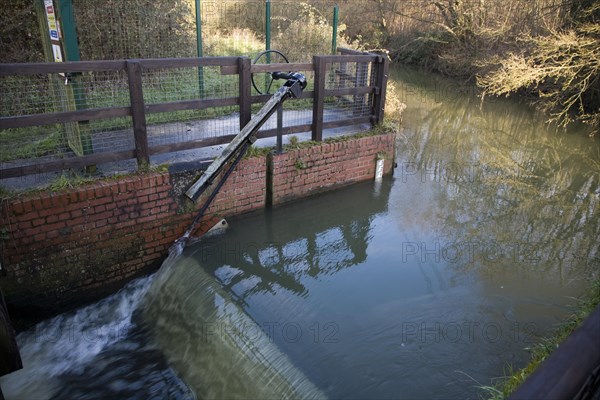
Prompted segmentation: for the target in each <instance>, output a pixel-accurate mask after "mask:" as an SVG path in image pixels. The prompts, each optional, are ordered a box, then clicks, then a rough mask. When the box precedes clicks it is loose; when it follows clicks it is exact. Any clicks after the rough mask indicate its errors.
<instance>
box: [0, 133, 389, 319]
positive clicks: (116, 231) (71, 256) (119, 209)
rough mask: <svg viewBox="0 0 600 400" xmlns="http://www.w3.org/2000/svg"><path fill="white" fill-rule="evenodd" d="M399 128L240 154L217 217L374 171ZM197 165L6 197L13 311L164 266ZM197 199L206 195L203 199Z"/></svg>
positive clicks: (2, 228) (46, 308)
mask: <svg viewBox="0 0 600 400" xmlns="http://www.w3.org/2000/svg"><path fill="white" fill-rule="evenodd" d="M393 152H394V135H391V134H389V135H378V136H368V137H364V138H360V139H351V140H347V141H343V142H338V143H328V144H327V143H324V144H320V145H315V146H312V147H308V148H302V149H298V150H293V151H289V152H287V153H284V154H277V155H274V154H270V155H268V156H267V157H253V158H247V159H244V160H242V161H241V162H240V164H239V165H238V166H237V168H236V170H235V171H234V172H233V173H232V174H231V176H230V177H229V179H228V181H227V182H226V183H225V185H224V186H223V188H222V189H221V191H220V192H219V194H218V195H217V197H216V199H215V201H214V203H213V204H212V205H211V207H210V208H209V210H208V211H207V213H206V215H207V217H206V218H205V222H206V223H205V224H201V230H202V229H205V228H206V227H210V226H211V222H212V223H214V221H216V220H217V218H218V217H227V216H232V215H239V214H243V213H247V212H251V211H255V210H259V209H262V208H264V207H265V205H266V204H273V205H277V204H281V203H284V202H287V201H292V200H298V199H300V198H304V197H306V196H308V195H310V194H313V193H318V192H322V191H326V190H331V189H333V188H336V187H339V186H341V185H348V184H351V183H354V182H358V181H362V180H367V179H373V177H374V174H375V163H376V160H377V158H378V157H382V156H387V158H388V159H387V160H386V167H385V173H389V172H390V171H391V169H392V164H393V160H392V158H393ZM194 178H195V176H194V175H193V174H192V173H174V174H170V173H168V172H165V173H151V174H146V175H134V176H128V177H125V178H122V179H119V180H110V181H102V182H97V183H94V184H91V185H86V186H82V187H78V188H75V189H72V190H70V191H68V192H64V193H51V192H43V193H38V194H31V195H27V196H24V197H20V198H16V199H9V200H4V201H2V208H1V213H0V232H2V239H3V240H2V247H1V249H2V253H1V260H2V266H3V271H2V276H0V287H1V288H2V291H3V292H4V295H5V297H6V300H7V303H8V305H9V308H11V309H12V310H13V312H14V313H16V314H21V315H16V318H17V319H19V318H23V317H24V315H23V314H24V313H29V314H30V315H29V317H31V318H34V316H35V315H40V316H41V315H44V314H46V315H47V314H52V313H56V312H59V311H61V310H62V308H63V307H64V306H66V305H68V304H71V303H73V302H74V301H77V302H81V301H90V300H93V299H96V298H98V297H100V296H103V295H105V294H107V293H108V292H110V291H113V290H115V288H116V287H118V286H121V285H122V284H123V283H125V282H126V281H127V280H129V279H131V278H132V277H134V276H137V275H141V274H143V273H145V272H148V271H151V270H153V269H155V268H157V267H158V265H159V264H160V262H161V260H162V259H163V258H164V257H165V256H166V254H167V250H168V248H169V247H170V245H171V244H172V243H173V241H175V240H176V239H178V238H179V237H181V235H182V234H183V233H184V231H185V230H186V229H187V228H188V226H189V224H190V223H191V221H192V220H193V218H194V217H195V215H196V214H195V210H196V209H197V208H198V206H196V207H194V206H193V205H191V203H190V202H189V201H187V200H186V199H184V197H183V195H182V194H183V192H184V191H185V190H186V189H187V188H188V187H189V186H190V185H191V183H192V182H193V180H194ZM199 204H202V199H201V200H200V202H199Z"/></svg>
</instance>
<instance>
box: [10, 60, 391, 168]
mask: <svg viewBox="0 0 600 400" xmlns="http://www.w3.org/2000/svg"><path fill="white" fill-rule="evenodd" d="M340 51H341V53H342V55H332V56H314V57H313V62H312V63H296V64H268V65H251V62H250V59H249V58H248V57H204V58H179V59H143V60H125V61H82V62H64V63H31V64H0V78H2V77H11V76H27V75H44V74H58V73H62V74H73V73H83V72H105V71H118V72H122V73H125V75H126V77H127V85H128V87H129V102H130V105H129V106H125V107H123V106H119V107H116V106H115V107H104V108H93V109H80V110H74V111H62V112H51V113H41V114H32V115H13V116H10V115H9V116H2V117H0V130H2V129H10V128H26V127H34V126H41V125H51V124H64V123H77V122H82V121H95V120H100V119H111V118H118V117H131V119H132V125H133V126H132V127H133V135H134V139H135V149H134V150H133V151H131V150H126V151H110V152H102V153H97V154H87V155H81V156H76V157H68V158H64V159H56V160H50V161H47V160H46V161H39V162H34V163H32V164H30V165H21V166H12V167H10V166H9V167H5V168H3V167H2V166H1V165H0V179H4V178H12V177H20V176H25V175H30V174H37V173H42V172H51V171H59V170H63V169H68V168H83V167H85V166H88V165H96V164H102V163H106V162H114V161H122V160H127V159H131V158H136V159H137V162H138V166H142V165H148V164H149V163H150V156H151V155H154V154H161V153H168V152H174V151H181V150H189V149H194V148H199V147H206V146H214V145H217V144H224V143H228V142H229V141H230V140H231V138H232V137H233V135H229V134H227V135H222V136H218V137H211V138H206V139H200V140H190V141H186V142H178V143H169V144H160V145H154V146H149V144H148V132H147V122H146V120H147V115H148V114H152V113H164V112H172V111H182V110H205V109H209V108H214V107H223V106H238V107H239V126H240V129H241V128H243V127H244V126H245V125H246V124H247V123H248V122H249V121H250V119H251V109H252V104H257V103H264V102H265V101H267V100H268V98H269V97H270V95H252V92H251V86H252V85H251V76H252V74H253V73H265V72H274V71H293V72H313V73H314V90H307V91H305V92H304V93H303V94H302V96H301V98H304V99H312V101H313V109H312V123H310V124H301V125H296V126H290V127H286V128H284V130H283V133H284V134H291V133H300V132H306V131H312V139H313V140H317V141H320V140H322V138H323V129H326V128H333V127H341V126H350V125H356V124H362V123H366V122H368V123H372V124H376V123H379V122H381V121H382V119H383V112H384V109H383V107H384V104H385V92H386V84H387V71H388V59H387V57H385V56H382V55H378V54H369V53H366V54H365V53H356V52H353V51H352V52H350V51H347V50H344V49H340ZM334 63H338V64H340V65H344V66H346V65H348V64H351V63H356V65H357V66H356V71H357V73H356V77H354V78H352V77H351V79H354V82H353V83H352V84H351V86H350V87H343V88H326V81H327V78H328V74H329V73H330V72H331V71H332V68H331V67H332V65H333V64H334ZM369 65H371V80H370V82H369V81H367V80H365V79H362V78H361V77H365V76H366V75H367V74H366V73H365V71H363V69H365V68H368V67H369ZM186 67H188V68H191V67H199V68H200V67H220V72H221V74H222V75H238V76H239V85H238V86H239V94H238V96H236V97H224V98H211V99H192V100H180V101H173V102H162V103H154V104H145V102H144V91H143V85H142V74H143V72H144V71H151V70H156V69H169V68H186ZM333 73H335V74H337V75H338V76H339V77H340V78H339V80H340V81H343V80H344V79H349V78H348V77H345V76H344V74H346V72H343V71H340V69H339V68H338V69H337V71H335V70H334V71H333ZM331 96H354V99H355V100H354V101H355V102H356V101H357V100H356V99H364V98H365V96H370V97H369V98H370V101H369V102H368V103H369V104H370V107H371V109H370V110H369V112H368V115H366V116H365V115H361V116H357V117H353V118H346V119H343V120H336V121H328V122H325V121H324V110H325V107H324V105H325V99H326V98H327V97H331ZM232 133H234V132H232ZM0 134H1V133H0ZM276 134H277V130H276V129H267V130H263V131H261V132H259V135H258V136H259V137H261V138H262V137H272V136H275V135H276Z"/></svg>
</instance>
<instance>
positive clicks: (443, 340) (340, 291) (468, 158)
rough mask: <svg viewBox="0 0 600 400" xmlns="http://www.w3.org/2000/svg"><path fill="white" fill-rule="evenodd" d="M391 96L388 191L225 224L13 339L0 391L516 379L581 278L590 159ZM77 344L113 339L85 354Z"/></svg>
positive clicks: (593, 195)
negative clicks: (118, 286) (398, 107)
mask: <svg viewBox="0 0 600 400" xmlns="http://www.w3.org/2000/svg"><path fill="white" fill-rule="evenodd" d="M392 78H393V79H394V80H395V81H396V83H397V84H396V86H397V88H398V90H400V91H401V95H402V96H403V101H404V102H405V103H407V105H408V108H407V110H406V111H405V115H404V127H403V130H402V133H401V135H400V136H399V138H398V154H397V162H398V167H397V169H396V170H395V175H394V177H393V178H390V179H387V180H384V182H383V183H382V184H380V185H377V184H374V183H372V182H367V183H363V184H359V185H355V186H353V187H350V188H346V189H343V190H340V191H337V192H335V193H329V194H324V195H320V196H317V197H314V198H311V199H307V200H305V201H302V202H298V203H294V204H290V205H287V206H284V207H280V208H276V209H274V210H270V211H266V212H261V213H256V214H253V215H251V216H246V217H243V218H238V219H235V220H231V221H229V222H230V226H231V228H230V230H228V231H227V232H226V233H225V234H222V235H218V236H213V237H209V238H206V239H205V240H203V241H201V242H199V243H197V244H195V245H194V246H191V247H189V248H187V249H186V250H185V252H184V254H183V255H182V256H181V257H179V258H174V259H172V260H170V261H172V263H171V262H168V263H167V265H166V266H164V267H163V268H162V269H161V271H160V272H159V273H158V274H157V275H156V276H155V277H150V278H147V279H146V280H142V281H139V282H137V283H134V284H132V285H130V286H129V287H128V288H127V289H126V290H125V291H123V292H121V293H118V294H116V295H114V296H112V297H110V298H108V299H105V300H104V301H103V302H100V303H98V304H96V305H92V306H90V307H88V308H85V309H83V310H80V311H79V312H78V313H76V314H75V315H64V316H60V317H59V318H58V319H55V320H51V321H47V322H45V323H43V324H41V325H39V326H38V327H36V330H34V331H30V332H26V333H23V334H21V335H19V338H18V340H19V344H20V345H21V347H22V348H23V349H24V350H25V351H24V353H25V354H24V355H25V357H24V361H26V365H28V366H26V369H25V370H24V371H22V372H21V373H17V374H13V375H12V376H9V377H5V378H3V379H2V380H1V382H2V385H3V388H4V387H7V388H12V390H11V391H10V392H9V393H13V394H14V393H20V394H27V395H29V396H30V397H31V396H33V395H34V394H39V393H40V390H42V388H46V389H47V394H45V395H44V397H51V396H59V397H75V398H87V397H102V396H119V395H123V396H126V397H138V398H147V397H152V396H155V397H157V396H159V395H164V396H167V397H179V398H191V397H193V396H195V395H197V396H198V397H199V398H248V397H254V398H275V397H277V398H289V397H292V398H314V397H317V398H322V397H326V396H327V397H332V398H395V399H396V398H406V399H414V398H427V399H432V398H434V399H435V398H438V399H448V398H456V399H465V398H477V397H478V394H479V389H478V386H480V385H489V384H490V383H492V382H493V379H494V378H496V377H500V376H502V375H503V374H504V372H505V370H506V368H507V366H508V365H509V364H510V365H513V366H515V367H521V366H523V365H524V364H525V363H526V362H527V360H528V353H527V348H528V347H529V346H531V345H532V344H533V343H535V342H536V341H537V340H539V338H540V337H541V336H543V335H545V334H547V333H548V332H549V331H550V330H552V329H553V328H554V327H555V325H556V324H557V323H558V322H560V321H561V320H562V319H563V318H564V317H565V316H566V315H567V314H568V313H569V307H570V305H571V304H572V302H573V296H577V295H579V294H581V293H582V292H583V290H584V289H585V288H586V287H587V282H588V281H589V279H590V278H592V277H597V274H598V265H599V263H598V259H599V255H598V250H599V249H598V246H599V243H598V240H597V238H598V237H599V234H600V226H599V218H598V201H599V198H600V182H599V177H600V163H599V158H600V157H599V147H598V143H597V142H596V141H594V140H592V139H589V138H587V137H582V136H580V135H578V134H577V132H575V131H574V132H558V133H557V132H552V131H550V130H549V129H548V128H547V127H546V126H545V125H544V124H543V121H541V120H540V117H539V116H538V115H536V114H535V113H533V112H532V111H531V110H529V109H528V108H526V107H523V106H520V105H518V104H514V103H512V102H505V101H491V102H487V101H486V102H484V103H483V105H481V102H480V100H479V99H478V98H477V97H476V96H475V94H474V93H469V90H465V89H464V88H463V87H461V86H459V85H456V84H455V83H454V82H448V81H445V80H442V79H439V78H436V77H432V76H431V75H424V74H422V73H418V72H415V71H411V70H407V69H396V70H393V71H392ZM73 324H75V325H74V326H76V327H78V329H79V330H75V331H74V332H76V333H77V332H79V334H75V335H71V334H69V335H67V336H65V335H62V336H59V339H60V338H68V340H67V339H65V340H54V339H53V340H52V341H50V340H48V335H49V334H47V333H45V334H43V335H42V336H41V340H40V335H39V332H48V331H50V332H52V329H54V328H53V327H61V329H62V330H63V331H65V332H67V331H68V332H72V330H69V329H68V327H69V326H73ZM94 327H104V329H105V330H106V329H108V332H112V331H114V329H113V328H114V327H119V332H122V334H121V335H111V334H100V335H96V336H93V335H92V336H93V337H94V338H96V339H97V340H96V341H92V343H91V344H90V341H89V338H90V334H89V333H87V334H83V333H84V332H87V331H89V329H92V332H97V330H94V329H95V328H94ZM115 329H116V328H115ZM36 332H37V335H36ZM98 332H104V331H102V330H101V331H98ZM50 336H51V335H50ZM64 354H68V355H69V356H68V357H64V356H63V355H64ZM61 357H62V358H61ZM63 358H64V362H62V360H63ZM48 365H53V367H52V368H47V366H48ZM36 390H37V391H36ZM192 392H193V393H192ZM13 397H15V396H13ZM9 398H11V397H10V396H9Z"/></svg>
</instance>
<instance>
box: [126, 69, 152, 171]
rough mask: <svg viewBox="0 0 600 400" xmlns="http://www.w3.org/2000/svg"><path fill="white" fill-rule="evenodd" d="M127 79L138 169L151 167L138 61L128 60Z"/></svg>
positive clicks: (140, 70) (140, 71)
mask: <svg viewBox="0 0 600 400" xmlns="http://www.w3.org/2000/svg"><path fill="white" fill-rule="evenodd" d="M126 65H127V78H128V80H129V97H130V101H131V117H132V119H133V135H134V137H135V155H136V158H137V163H138V168H146V167H148V166H149V165H150V153H149V151H148V132H147V130H146V110H145V105H144V91H143V89H142V66H141V64H140V62H139V61H138V60H127V61H126Z"/></svg>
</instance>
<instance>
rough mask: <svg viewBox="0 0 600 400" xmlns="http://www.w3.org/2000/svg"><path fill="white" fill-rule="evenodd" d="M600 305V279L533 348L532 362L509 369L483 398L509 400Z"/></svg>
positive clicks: (486, 388)
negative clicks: (569, 312)
mask: <svg viewBox="0 0 600 400" xmlns="http://www.w3.org/2000/svg"><path fill="white" fill-rule="evenodd" d="M599 304H600V278H598V279H596V280H594V282H593V283H592V285H591V287H590V289H589V291H588V292H587V293H586V294H585V295H584V296H582V297H581V298H580V299H579V301H578V303H577V304H576V305H575V310H574V311H573V313H572V314H571V315H570V316H569V318H568V319H567V320H566V321H565V322H564V323H563V324H561V325H560V326H559V327H558V328H557V329H556V331H555V332H554V333H553V334H552V335H550V336H548V337H546V338H544V339H542V340H541V342H540V343H538V344H536V345H535V346H533V347H532V348H531V349H530V351H531V361H530V362H529V364H527V366H526V367H525V368H522V369H516V370H515V369H513V368H512V367H509V369H508V370H507V373H506V376H505V377H504V378H502V379H501V380H500V381H499V382H498V383H496V384H495V385H493V386H482V387H481V390H482V392H483V393H482V397H483V398H487V399H489V400H502V399H507V398H508V397H509V396H510V395H511V394H512V393H513V392H514V391H515V390H516V389H517V388H518V387H519V386H520V385H521V384H522V383H523V382H525V380H526V379H527V377H529V376H530V375H531V374H532V373H533V372H534V371H535V370H536V369H537V368H538V367H539V366H540V365H541V364H542V363H543V362H544V360H545V359H546V358H547V357H548V356H549V355H550V354H552V352H553V351H554V350H556V349H557V348H558V347H559V346H560V344H561V343H562V342H564V341H565V339H566V338H567V337H568V336H569V335H570V334H571V333H572V332H573V331H574V330H575V329H577V327H579V326H580V325H581V324H582V323H583V321H584V320H585V319H586V318H587V317H588V315H590V314H591V313H592V312H593V311H594V310H595V309H596V307H598V305H599Z"/></svg>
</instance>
